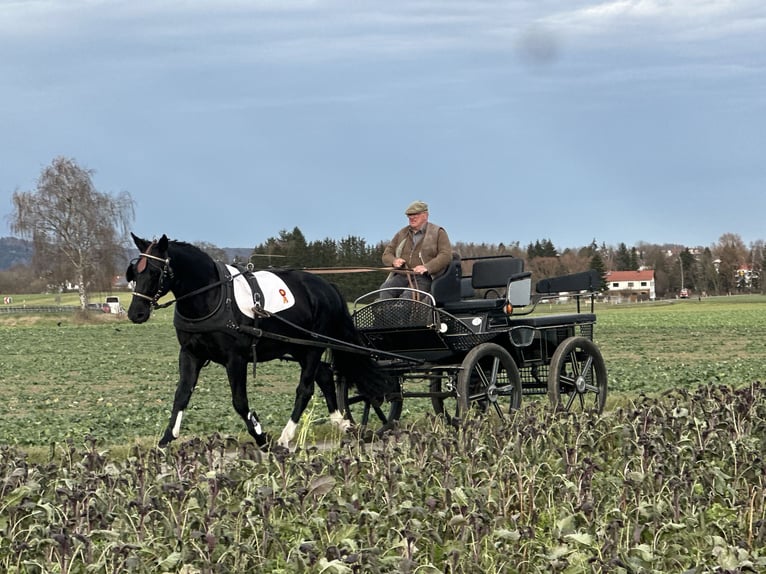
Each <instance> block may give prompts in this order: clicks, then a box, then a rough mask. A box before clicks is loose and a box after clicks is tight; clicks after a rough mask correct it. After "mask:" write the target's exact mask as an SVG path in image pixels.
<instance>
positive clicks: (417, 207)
mask: <svg viewBox="0 0 766 574" xmlns="http://www.w3.org/2000/svg"><path fill="white" fill-rule="evenodd" d="M424 211H428V204H427V203H426V202H425V201H413V202H412V203H410V204H409V206H407V209H406V210H405V211H404V214H405V215H416V214H418V213H423V212H424Z"/></svg>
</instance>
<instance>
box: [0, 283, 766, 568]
mask: <svg viewBox="0 0 766 574" xmlns="http://www.w3.org/2000/svg"><path fill="white" fill-rule="evenodd" d="M15 299H16V300H18V299H17V298H15ZM30 299H31V297H30ZM764 303H766V298H764V297H729V298H710V299H705V300H702V301H697V300H690V301H675V302H670V303H656V304H636V305H625V306H608V305H605V304H601V305H599V306H597V309H596V313H597V316H598V322H597V325H596V330H595V339H596V341H597V343H598V344H599V346H600V348H601V350H602V352H603V355H604V358H605V361H606V364H607V368H608V370H609V384H610V394H609V398H608V401H607V408H606V410H605V412H604V413H603V414H601V415H599V414H596V413H582V414H579V415H571V414H567V413H555V412H553V411H552V410H551V409H549V408H547V405H546V401H545V400H544V399H543V400H539V399H537V400H535V399H529V398H527V399H525V401H523V403H522V408H521V409H520V410H519V411H518V412H517V413H515V415H514V416H512V417H511V419H510V420H509V421H507V422H506V423H503V424H498V423H497V422H496V421H495V423H494V424H493V423H491V421H489V420H476V419H475V420H471V421H469V422H468V423H467V424H466V425H465V426H464V427H463V428H461V429H460V430H459V431H456V430H455V429H453V428H451V427H446V426H445V425H444V423H443V421H442V420H441V419H438V418H435V417H433V416H431V415H430V408H429V407H430V403H429V402H428V401H427V400H426V399H423V400H418V399H412V400H411V402H410V403H407V402H406V403H405V411H404V415H403V419H402V425H401V426H400V428H399V429H397V430H395V431H394V432H392V433H391V434H389V435H386V436H385V437H384V438H383V439H378V440H376V441H375V442H373V443H372V444H367V443H364V442H362V441H359V440H357V439H356V438H355V437H353V436H350V437H344V438H341V437H339V436H338V435H336V434H332V433H333V432H334V431H332V430H331V429H329V424H328V423H327V421H326V419H325V418H324V417H325V416H326V415H325V413H326V409H324V406H323V405H322V404H321V402H319V401H316V400H315V401H314V404H313V406H312V407H311V409H310V412H308V413H307V415H308V419H309V424H306V425H302V427H301V429H300V430H301V431H302V434H300V435H299V440H298V448H297V449H296V450H295V451H294V452H292V453H285V452H280V451H273V452H269V453H261V452H260V451H258V450H257V449H255V447H254V443H253V441H252V440H251V439H250V437H249V436H248V435H246V433H245V432H244V425H243V423H242V422H241V421H240V420H239V419H238V417H237V416H236V415H235V414H234V412H233V409H232V407H231V405H230V397H229V391H228V384H227V382H226V380H225V376H224V372H223V369H222V368H220V367H218V366H215V365H211V366H209V367H207V368H206V369H205V370H203V375H202V378H201V380H200V383H199V385H198V388H197V390H196V391H195V394H194V396H193V398H192V403H191V408H190V409H189V411H188V414H187V416H186V417H185V418H184V428H183V430H182V435H181V438H180V439H179V440H178V441H175V442H174V443H172V445H171V446H170V447H169V448H167V449H162V450H160V449H157V448H154V444H155V443H156V441H157V439H158V438H159V436H160V435H161V432H162V430H163V429H164V427H165V425H166V424H167V417H168V413H169V410H170V406H171V402H172V396H173V391H174V387H175V382H176V378H177V351H178V346H177V343H176V341H175V334H174V331H173V327H172V309H170V310H161V311H158V312H157V313H156V315H155V316H154V317H153V318H152V320H151V321H149V322H148V323H147V324H144V325H133V324H131V323H130V322H129V321H128V320H127V319H126V318H124V317H116V316H110V315H104V314H94V315H91V316H89V317H82V316H80V315H76V314H66V315H65V314H61V315H56V316H49V315H45V316H41V315H37V316H30V315H26V314H14V315H0V353H1V355H0V401H2V404H3V405H4V406H5V410H4V412H3V417H0V465H1V466H0V473H1V475H2V484H0V531H1V532H2V536H0V571H2V572H8V573H18V574H22V573H23V574H27V573H29V574H43V573H45V574H47V573H62V574H63V573H66V574H73V573H78V574H79V573H94V572H95V573H104V574H107V573H109V574H113V573H116V572H121V573H122V572H124V573H141V574H143V573H157V572H160V573H163V572H173V573H182V574H203V573H204V574H208V573H209V574H213V573H223V572H283V573H292V572H326V573H341V574H346V573H357V572H359V573H361V572H365V573H367V572H371V573H376V572H379V573H384V572H385V573H388V572H391V573H394V572H396V573H415V572H418V573H428V574H431V573H437V572H440V573H445V572H446V573H450V574H472V573H474V572H509V573H513V572H519V573H543V572H545V573H548V572H564V573H571V574H574V573H582V572H603V573H607V572H610V573H611V572H617V573H620V574H644V573H646V574H649V573H652V574H653V573H664V572H689V573H691V572H694V573H703V572H705V573H707V572H710V573H712V572H720V573H724V572H732V573H735V572H743V573H744V572H763V571H766V457H763V452H764V450H766V385H763V384H761V382H760V381H763V380H764V373H766V321H764V309H766V307H764ZM38 304H39V303H38ZM64 304H66V303H64ZM570 311H571V307H568V306H565V305H546V306H542V307H540V308H539V309H538V310H537V312H539V313H549V312H570ZM296 377H297V372H296V368H295V366H294V365H292V364H290V363H280V362H276V363H272V364H264V365H259V366H258V374H257V377H256V380H255V382H254V383H253V382H252V381H251V384H250V398H251V405H252V406H254V407H255V408H256V410H258V412H259V414H260V415H261V418H262V420H263V421H264V425H265V427H266V430H267V431H270V432H272V433H278V432H279V431H280V430H281V428H282V425H283V424H284V422H285V421H286V419H287V416H288V414H289V411H290V406H291V403H292V397H293V393H294V386H295V381H296ZM318 439H321V441H322V442H321V445H320V446H321V448H320V447H318V446H316V445H317V444H319V443H316V442H315V441H316V440H318ZM328 446H329V448H328Z"/></svg>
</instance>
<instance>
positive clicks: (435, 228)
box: [380, 201, 452, 299]
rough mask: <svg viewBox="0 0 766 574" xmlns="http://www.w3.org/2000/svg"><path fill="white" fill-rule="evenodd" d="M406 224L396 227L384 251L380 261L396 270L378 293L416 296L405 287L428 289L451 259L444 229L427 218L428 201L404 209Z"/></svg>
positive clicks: (390, 274)
mask: <svg viewBox="0 0 766 574" xmlns="http://www.w3.org/2000/svg"><path fill="white" fill-rule="evenodd" d="M404 213H405V215H406V216H407V219H408V225H407V226H406V227H403V228H402V229H400V230H399V231H397V233H396V235H394V237H393V238H392V239H391V241H390V242H389V244H388V245H387V246H386V249H385V251H384V252H383V264H384V265H385V266H387V267H388V266H391V267H393V268H394V269H395V271H393V272H391V273H389V275H388V278H387V279H386V280H385V281H384V282H383V284H382V285H381V286H380V288H381V289H384V291H381V293H380V297H381V298H382V299H388V298H393V297H403V298H410V299H412V298H415V297H416V295H417V294H416V293H415V292H413V291H409V290H407V289H406V288H408V287H409V288H414V289H418V290H420V291H425V292H429V291H430V290H431V281H432V279H433V278H434V277H436V276H437V275H439V273H441V272H442V271H444V269H446V267H447V265H448V264H449V262H450V261H451V260H452V245H451V244H450V240H449V236H448V235H447V231H446V230H445V229H444V228H443V227H441V226H439V225H436V224H435V223H431V222H429V221H428V204H427V203H425V202H423V201H414V202H412V203H411V204H410V205H409V206H408V207H407V209H406V210H405V211H404Z"/></svg>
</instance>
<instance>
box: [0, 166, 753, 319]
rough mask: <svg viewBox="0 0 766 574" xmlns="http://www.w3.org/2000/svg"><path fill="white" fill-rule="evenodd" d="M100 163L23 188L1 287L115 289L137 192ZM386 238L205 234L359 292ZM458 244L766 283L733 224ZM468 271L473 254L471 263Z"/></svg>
mask: <svg viewBox="0 0 766 574" xmlns="http://www.w3.org/2000/svg"><path fill="white" fill-rule="evenodd" d="M92 173H93V172H92V171H90V170H86V169H83V168H81V167H80V166H79V165H78V164H77V163H76V161H74V160H73V159H70V158H64V157H58V158H55V159H54V160H53V162H52V163H51V165H50V166H48V167H46V168H44V169H43V170H42V172H41V174H40V177H39V179H38V182H37V188H36V190H34V191H28V192H16V193H14V194H13V197H12V201H13V207H14V211H13V214H12V215H11V217H10V221H11V230H12V231H13V232H14V233H17V234H18V235H19V236H20V237H21V238H22V239H27V240H29V241H31V243H32V247H33V249H32V253H33V255H32V260H31V262H30V263H29V264H17V265H15V266H14V267H13V268H11V269H9V270H6V271H0V292H3V293H23V292H40V291H50V290H52V289H64V288H66V287H67V286H73V287H74V288H75V289H77V291H78V292H79V294H80V301H81V304H82V306H83V308H84V307H85V305H86V304H87V302H88V294H89V293H92V292H94V291H111V290H112V289H113V288H114V284H113V279H114V277H115V276H117V275H121V274H122V273H123V272H124V269H125V266H126V263H127V260H128V259H129V255H127V254H129V253H131V252H132V251H133V247H132V242H130V240H129V237H128V232H129V227H130V225H131V224H132V221H133V217H134V202H133V200H132V198H131V197H130V195H129V194H128V193H127V192H123V193H121V194H118V195H116V196H113V195H110V194H106V193H101V192H99V191H98V190H96V189H95V187H94V185H93V182H92V178H91V176H92ZM385 245H386V244H385V242H382V241H381V242H378V243H376V244H368V243H367V242H366V240H365V239H364V238H362V237H357V236H348V237H345V238H342V239H339V240H336V239H331V238H325V239H323V240H320V241H307V240H306V238H305V236H304V234H303V233H302V232H301V230H300V229H299V228H298V227H295V228H293V229H292V230H291V231H288V230H281V231H279V233H278V235H277V236H275V237H271V238H269V239H267V240H266V241H265V242H263V243H261V244H258V245H255V246H254V247H253V249H252V252H251V254H250V256H249V258H247V260H245V257H242V256H238V257H236V258H235V260H234V261H231V260H230V259H231V258H230V257H228V255H227V253H226V252H225V251H224V250H223V249H221V248H218V247H217V246H215V245H213V244H210V243H202V244H198V246H199V247H201V248H202V249H203V250H205V251H206V252H207V253H208V254H210V255H211V256H212V257H213V258H214V259H218V260H221V261H226V262H230V263H231V262H234V263H241V264H250V265H252V266H253V267H254V268H258V269H266V268H269V267H291V268H306V269H315V270H316V269H318V268H337V267H343V268H357V269H368V271H366V272H353V273H352V272H348V273H338V274H333V275H330V276H328V278H329V279H330V280H331V281H332V282H333V283H335V284H336V285H338V287H339V289H340V290H341V292H342V293H343V294H344V296H345V297H346V298H347V299H349V300H352V299H354V298H356V297H359V296H361V295H363V294H364V293H367V292H369V291H372V290H374V289H376V288H377V287H378V286H379V285H380V283H382V282H383V280H384V279H385V270H383V269H382V268H381V266H382V262H381V256H382V254H383V250H384V249H385ZM453 248H454V250H455V251H456V252H457V253H458V254H459V255H460V256H461V257H462V258H463V259H464V260H470V258H472V257H486V256H497V255H510V256H513V257H518V258H523V259H524V260H525V266H526V269H528V270H529V271H531V272H532V279H533V282H534V281H538V280H540V279H544V278H547V277H553V276H556V275H563V274H567V273H576V272H580V271H585V270H588V269H596V270H597V271H598V272H599V273H600V274H601V276H602V277H603V278H604V286H605V287H606V281H607V272H608V271H625V270H638V269H653V270H654V275H655V291H656V293H657V296H658V297H660V298H663V297H674V296H676V295H677V294H678V292H679V291H680V290H681V289H682V288H685V289H690V290H691V291H692V292H693V293H695V294H699V295H704V294H707V295H721V294H732V293H745V292H747V293H762V292H763V287H762V282H761V279H760V277H761V274H762V271H763V252H764V242H763V240H758V241H755V242H753V243H751V244H750V245H749V246H746V245H745V243H744V242H743V240H742V239H741V237H740V236H739V235H737V234H735V233H725V234H723V235H722V236H721V237H720V238H719V240H718V241H717V242H716V243H715V244H713V245H711V246H707V247H704V246H698V247H688V246H683V245H670V244H664V245H657V244H649V243H639V244H637V245H634V246H631V247H628V246H627V245H626V244H624V243H620V244H619V245H618V246H616V247H614V246H610V245H606V244H605V243H601V244H598V243H597V242H596V239H595V238H594V239H593V240H592V241H591V242H590V243H589V244H588V245H586V246H583V247H579V248H563V249H561V248H557V247H556V246H555V245H554V244H553V242H552V241H551V240H550V239H542V240H540V239H538V240H535V241H534V242H532V243H529V244H527V245H526V246H521V244H520V242H518V241H516V242H511V243H508V244H504V243H500V244H498V245H495V244H486V243H464V242H457V243H454V245H453ZM467 267H468V268H467V269H466V270H467V271H470V263H469V264H468V265H467Z"/></svg>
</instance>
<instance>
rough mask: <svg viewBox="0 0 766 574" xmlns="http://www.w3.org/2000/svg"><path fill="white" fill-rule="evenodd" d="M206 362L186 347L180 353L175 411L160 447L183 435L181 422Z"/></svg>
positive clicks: (174, 401)
mask: <svg viewBox="0 0 766 574" xmlns="http://www.w3.org/2000/svg"><path fill="white" fill-rule="evenodd" d="M204 364H205V361H203V360H201V359H198V358H197V357H195V356H194V355H192V354H191V353H189V352H188V351H186V349H185V348H184V347H181V351H180V352H179V353H178V373H179V377H178V385H177V386H176V393H175V396H174V397H173V410H172V412H171V413H170V422H169V423H168V427H167V428H166V429H165V434H164V435H163V436H162V438H161V439H160V443H159V446H161V447H163V446H166V445H167V444H168V443H169V442H170V441H172V440H173V439H177V438H178V436H179V434H180V433H181V420H182V419H183V416H184V410H185V409H186V407H187V406H189V400H190V399H191V395H192V391H194V387H195V386H197V380H198V379H199V372H200V371H201V370H202V367H203V365H204Z"/></svg>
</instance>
